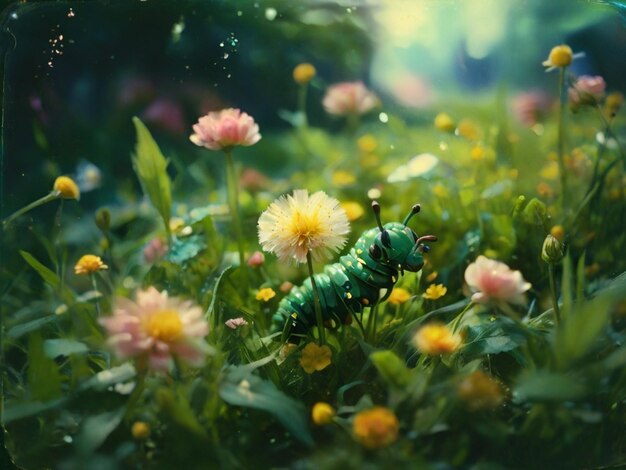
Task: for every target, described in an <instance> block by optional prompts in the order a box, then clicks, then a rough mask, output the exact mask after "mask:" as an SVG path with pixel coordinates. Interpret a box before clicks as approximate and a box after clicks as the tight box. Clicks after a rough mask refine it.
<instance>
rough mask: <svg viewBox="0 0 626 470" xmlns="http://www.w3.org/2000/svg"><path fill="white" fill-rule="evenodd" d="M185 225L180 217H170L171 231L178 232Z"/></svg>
mask: <svg viewBox="0 0 626 470" xmlns="http://www.w3.org/2000/svg"><path fill="white" fill-rule="evenodd" d="M184 226H185V221H184V220H183V219H182V217H172V218H171V219H170V230H171V231H172V232H178V231H179V230H181V229H182V228H183V227H184Z"/></svg>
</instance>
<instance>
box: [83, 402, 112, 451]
mask: <svg viewBox="0 0 626 470" xmlns="http://www.w3.org/2000/svg"><path fill="white" fill-rule="evenodd" d="M123 416H124V408H123V407H122V408H119V409H117V410H115V411H107V412H105V413H100V414H97V415H91V416H88V417H87V418H85V419H84V420H83V422H82V425H81V429H80V432H79V433H78V435H77V436H76V440H75V445H76V449H77V451H78V453H79V454H82V455H89V454H91V453H93V451H95V450H96V449H97V448H98V447H100V446H101V445H102V443H103V442H104V441H105V440H106V438H107V437H109V434H111V433H112V432H113V431H114V430H115V428H117V427H118V426H119V424H120V422H121V421H122V418H123Z"/></svg>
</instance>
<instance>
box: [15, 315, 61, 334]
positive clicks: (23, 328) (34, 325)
mask: <svg viewBox="0 0 626 470" xmlns="http://www.w3.org/2000/svg"><path fill="white" fill-rule="evenodd" d="M58 318H59V316H58V315H47V316H45V317H42V318H37V319H36V320H33V321H29V322H28V323H22V324H20V325H15V326H14V327H12V328H10V329H9V330H8V331H7V337H8V338H12V339H16V338H19V337H20V336H23V335H25V334H26V333H30V332H31V331H35V330H38V329H39V328H41V327H42V326H44V325H47V324H48V323H52V322H55V321H57V319H58Z"/></svg>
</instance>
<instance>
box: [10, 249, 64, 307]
mask: <svg viewBox="0 0 626 470" xmlns="http://www.w3.org/2000/svg"><path fill="white" fill-rule="evenodd" d="M20 255H22V258H24V261H26V262H27V263H28V265H29V266H30V267H31V268H33V269H34V270H35V271H37V274H39V276H40V277H41V279H43V281H44V282H45V283H46V284H48V285H49V286H51V287H52V288H53V289H54V290H57V291H58V290H59V289H61V297H62V298H63V300H64V301H65V302H66V303H67V304H71V303H72V302H73V299H74V294H73V292H72V291H71V290H70V289H69V288H68V287H67V286H65V285H64V284H63V283H62V282H61V278H59V276H57V275H56V273H55V272H54V271H52V270H51V269H49V268H47V267H46V266H44V265H43V264H42V263H40V262H39V261H38V260H37V259H36V258H35V257H34V256H33V255H31V254H30V253H28V252H27V251H23V250H20Z"/></svg>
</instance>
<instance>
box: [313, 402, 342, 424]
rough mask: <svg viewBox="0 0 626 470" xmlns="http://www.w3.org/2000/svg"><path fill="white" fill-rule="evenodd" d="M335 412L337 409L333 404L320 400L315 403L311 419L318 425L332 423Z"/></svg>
mask: <svg viewBox="0 0 626 470" xmlns="http://www.w3.org/2000/svg"><path fill="white" fill-rule="evenodd" d="M335 414H336V411H335V409H334V408H333V407H332V406H330V405H329V404H328V403H324V402H322V401H320V402H317V403H316V404H315V405H313V409H312V410H311V419H312V420H313V423H315V424H316V425H318V426H323V425H325V424H330V423H332V421H333V417H334V416H335Z"/></svg>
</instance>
